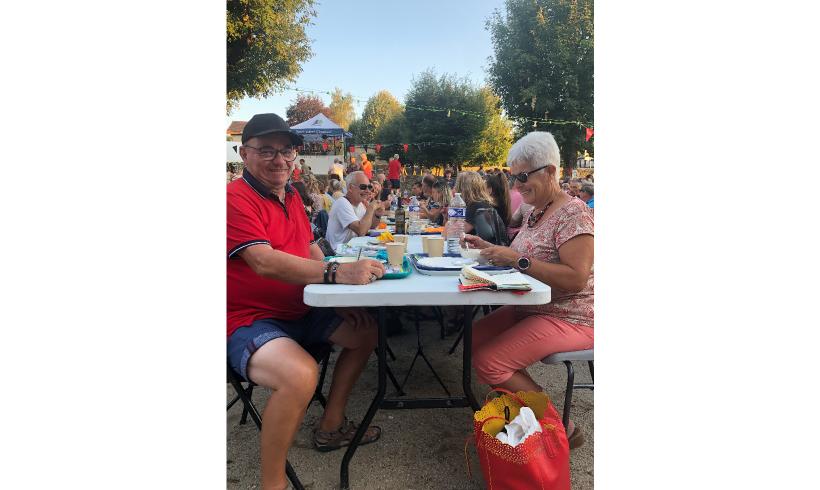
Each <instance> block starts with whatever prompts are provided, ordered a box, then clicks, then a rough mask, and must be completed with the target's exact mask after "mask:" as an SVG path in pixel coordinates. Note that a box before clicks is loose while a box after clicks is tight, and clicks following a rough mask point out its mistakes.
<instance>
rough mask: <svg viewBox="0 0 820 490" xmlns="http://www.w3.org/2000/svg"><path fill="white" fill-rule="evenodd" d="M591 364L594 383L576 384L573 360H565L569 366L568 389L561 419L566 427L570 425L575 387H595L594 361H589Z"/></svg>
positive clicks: (590, 372) (589, 388) (590, 369)
mask: <svg viewBox="0 0 820 490" xmlns="http://www.w3.org/2000/svg"><path fill="white" fill-rule="evenodd" d="M587 364H588V365H589V376H590V377H591V378H592V381H593V382H592V383H579V384H575V370H574V369H573V368H572V362H571V361H564V365H565V366H566V367H567V389H566V391H565V392H564V413H563V414H562V417H561V421H562V422H563V423H564V427H569V425H568V424H569V412H570V409H572V390H573V389H574V388H579V389H586V390H594V389H595V371H594V366H593V364H594V362H593V361H587Z"/></svg>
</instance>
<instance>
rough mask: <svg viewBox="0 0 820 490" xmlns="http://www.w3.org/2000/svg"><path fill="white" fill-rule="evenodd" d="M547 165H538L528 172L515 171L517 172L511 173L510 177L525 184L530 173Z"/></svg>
mask: <svg viewBox="0 0 820 490" xmlns="http://www.w3.org/2000/svg"><path fill="white" fill-rule="evenodd" d="M548 166H549V165H544V166H543V167H538V168H537V169H535V170H530V171H529V172H521V173H517V174H512V175H511V177H513V178H514V179H515V180H517V181H519V182H521V183H522V184H526V183H527V180H528V179H529V178H530V174H533V173H535V172H538V171H539V170H544V169H545V168H547V167H548Z"/></svg>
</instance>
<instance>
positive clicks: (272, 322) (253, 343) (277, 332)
mask: <svg viewBox="0 0 820 490" xmlns="http://www.w3.org/2000/svg"><path fill="white" fill-rule="evenodd" d="M341 323H342V317H340V316H339V315H337V314H336V312H335V311H334V310H333V308H311V309H310V311H308V313H307V315H305V316H304V317H302V318H300V319H298V320H276V319H274V318H266V319H264V320H256V321H255V322H253V323H252V324H250V325H247V326H244V327H239V328H237V329H236V330H235V331H234V333H233V334H231V336H230V337H229V338H228V363H229V364H230V366H231V368H232V369H233V370H234V371H236V372H237V373H239V375H240V376H242V378H244V379H246V380H247V379H248V375H247V369H248V359H250V358H251V356H252V355H253V353H254V352H256V351H257V350H259V348H260V347H262V346H263V345H265V343H267V342H270V341H271V340H273V339H278V338H280V337H287V338H289V339H293V340H294V341H296V342H297V343H298V344H299V345H301V346H302V347H308V346H311V345H314V344H321V343H327V342H328V339H329V338H330V336H331V335H333V332H334V331H336V329H337V328H338V327H339V325H340V324H341Z"/></svg>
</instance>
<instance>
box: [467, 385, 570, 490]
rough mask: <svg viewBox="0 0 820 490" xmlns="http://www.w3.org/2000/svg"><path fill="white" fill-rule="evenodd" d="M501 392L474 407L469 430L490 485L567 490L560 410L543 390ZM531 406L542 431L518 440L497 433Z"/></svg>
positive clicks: (505, 489)
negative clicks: (513, 442) (507, 439)
mask: <svg viewBox="0 0 820 490" xmlns="http://www.w3.org/2000/svg"><path fill="white" fill-rule="evenodd" d="M492 391H498V392H501V393H503V395H501V396H500V397H498V398H495V399H493V400H490V401H488V402H486V403H485V404H484V406H483V407H482V408H481V410H479V411H478V412H476V413H475V416H474V418H473V430H474V433H475V444H476V449H477V451H478V459H479V462H480V463H481V471H482V473H484V481H485V483H486V484H487V488H488V489H489V490H528V489H542V490H569V488H570V472H569V443H568V442H567V434H566V432H565V430H564V426H563V424H562V423H561V416H560V415H559V414H558V411H557V410H555V407H553V406H552V403H551V402H550V399H549V396H548V395H547V394H546V393H543V392H534V391H529V392H526V391H519V392H518V393H512V392H510V391H507V390H504V389H500V388H499V389H495V390H492ZM524 406H526V407H530V409H532V411H533V413H535V417H536V418H537V419H538V423H539V424H540V425H541V429H542V430H541V432H536V433H535V434H532V435H531V436H529V437H528V438H527V439H526V440H525V441H524V442H522V443H521V444H519V445H517V446H510V445H509V444H505V443H503V442H501V441H499V440H498V439H496V438H495V436H496V434H498V433H499V432H500V431H501V429H503V428H504V425H505V424H506V423H507V422H509V421H510V420H512V419H513V418H515V417H516V416H517V415H518V412H519V410H520V409H521V407H524Z"/></svg>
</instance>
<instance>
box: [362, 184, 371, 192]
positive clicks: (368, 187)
mask: <svg viewBox="0 0 820 490" xmlns="http://www.w3.org/2000/svg"><path fill="white" fill-rule="evenodd" d="M359 190H361V191H372V190H373V184H359Z"/></svg>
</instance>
